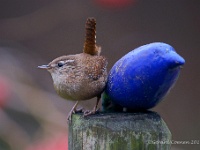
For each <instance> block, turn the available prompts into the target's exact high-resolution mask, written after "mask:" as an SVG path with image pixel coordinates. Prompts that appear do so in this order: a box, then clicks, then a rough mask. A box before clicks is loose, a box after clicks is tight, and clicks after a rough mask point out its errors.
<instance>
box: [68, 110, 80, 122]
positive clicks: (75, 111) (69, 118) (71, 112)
mask: <svg viewBox="0 0 200 150" xmlns="http://www.w3.org/2000/svg"><path fill="white" fill-rule="evenodd" d="M82 112H83V108H82V107H81V108H79V109H74V110H72V111H70V112H69V114H68V116H67V120H68V121H69V120H71V119H72V114H76V113H82Z"/></svg>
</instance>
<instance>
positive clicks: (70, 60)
mask: <svg viewBox="0 0 200 150" xmlns="http://www.w3.org/2000/svg"><path fill="white" fill-rule="evenodd" d="M65 62H66V63H68V62H74V60H72V59H69V60H66V61H65Z"/></svg>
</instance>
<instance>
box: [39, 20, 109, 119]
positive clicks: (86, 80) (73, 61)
mask: <svg viewBox="0 0 200 150" xmlns="http://www.w3.org/2000/svg"><path fill="white" fill-rule="evenodd" d="M100 52H101V47H100V46H97V45H96V20H95V19H94V18H88V19H87V21H86V38H85V43H84V49H83V53H80V54H75V55H66V56H61V57H58V58H56V59H54V60H53V61H52V62H50V63H49V64H48V65H42V66H38V67H39V68H42V69H47V70H48V71H49V72H50V74H51V76H52V79H53V84H54V88H55V90H56V92H57V93H58V95H60V96H61V97H63V98H64V99H67V100H72V101H77V102H76V104H75V105H74V106H73V108H72V109H71V111H70V112H69V115H68V119H71V115H72V113H75V112H76V107H77V105H78V102H79V101H82V100H88V99H91V98H93V97H97V102H96V105H95V106H94V108H93V110H92V111H85V112H84V116H87V115H90V114H95V113H96V110H97V106H98V103H99V100H100V98H101V93H102V92H103V90H104V88H105V85H106V81H107V69H106V67H107V60H106V58H105V57H104V56H100Z"/></svg>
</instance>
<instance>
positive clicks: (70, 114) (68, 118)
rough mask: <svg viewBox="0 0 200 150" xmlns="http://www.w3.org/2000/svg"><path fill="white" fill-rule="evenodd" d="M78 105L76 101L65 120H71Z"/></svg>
mask: <svg viewBox="0 0 200 150" xmlns="http://www.w3.org/2000/svg"><path fill="white" fill-rule="evenodd" d="M78 103H79V101H77V102H76V103H75V105H74V106H73V107H72V109H71V110H70V112H69V114H68V116H67V120H71V119H72V114H73V113H75V111H76V107H77V105H78Z"/></svg>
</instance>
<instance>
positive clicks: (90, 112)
mask: <svg viewBox="0 0 200 150" xmlns="http://www.w3.org/2000/svg"><path fill="white" fill-rule="evenodd" d="M98 111H99V109H98V110H95V109H93V110H91V111H90V110H85V111H84V114H83V116H84V117H85V116H89V115H94V114H96V112H98Z"/></svg>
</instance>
